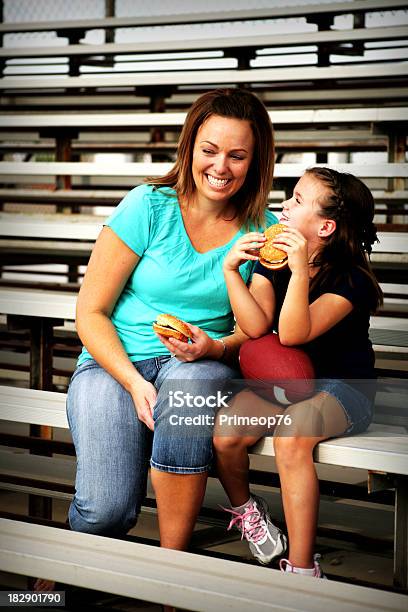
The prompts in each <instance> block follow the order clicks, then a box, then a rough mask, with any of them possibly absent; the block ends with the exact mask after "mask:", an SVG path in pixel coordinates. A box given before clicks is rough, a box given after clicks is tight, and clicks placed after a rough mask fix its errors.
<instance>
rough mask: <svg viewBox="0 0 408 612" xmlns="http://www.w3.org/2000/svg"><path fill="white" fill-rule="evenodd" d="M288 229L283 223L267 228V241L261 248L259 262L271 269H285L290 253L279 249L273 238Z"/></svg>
mask: <svg viewBox="0 0 408 612" xmlns="http://www.w3.org/2000/svg"><path fill="white" fill-rule="evenodd" d="M285 229H286V226H285V225H283V223H276V224H275V225H271V226H269V227H268V228H267V229H266V230H265V236H266V242H265V244H264V246H263V247H261V248H260V249H259V263H260V264H262V265H263V266H264V267H265V268H268V269H269V270H283V268H286V266H287V265H288V255H287V253H285V251H282V250H281V249H277V248H276V246H275V245H274V244H273V240H274V239H275V238H276V236H278V235H279V234H281V233H282V232H283V231H284V230H285Z"/></svg>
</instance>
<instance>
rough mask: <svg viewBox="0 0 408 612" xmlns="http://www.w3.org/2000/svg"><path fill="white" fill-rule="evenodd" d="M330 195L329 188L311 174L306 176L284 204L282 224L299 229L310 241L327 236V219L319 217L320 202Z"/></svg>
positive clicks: (300, 180) (297, 184)
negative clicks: (325, 230) (325, 231)
mask: <svg viewBox="0 0 408 612" xmlns="http://www.w3.org/2000/svg"><path fill="white" fill-rule="evenodd" d="M327 195H328V189H327V187H326V186H325V185H324V184H323V183H322V182H321V181H319V179H317V178H316V177H314V176H313V175H311V174H304V175H303V176H302V177H301V178H300V179H299V181H298V182H297V183H296V185H295V188H294V190H293V196H292V197H291V198H290V199H289V200H285V202H283V205H282V206H283V210H282V215H281V218H280V223H283V224H284V225H287V226H288V227H293V228H295V229H297V230H298V231H299V232H300V233H301V234H303V236H304V237H305V238H306V239H307V240H308V241H316V240H317V239H318V238H319V237H322V236H323V235H326V234H325V233H324V234H322V231H323V232H324V227H325V224H326V221H327V220H326V219H325V218H324V217H321V216H319V215H318V212H319V211H320V210H321V209H320V206H319V202H320V200H321V198H324V197H325V196H327Z"/></svg>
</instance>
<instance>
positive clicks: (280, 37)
mask: <svg viewBox="0 0 408 612" xmlns="http://www.w3.org/2000/svg"><path fill="white" fill-rule="evenodd" d="M233 31H234V30H233V28H232V29H231V32H233ZM407 37H408V27H406V26H387V27H380V28H357V29H351V30H321V31H316V32H296V33H294V34H293V33H290V34H276V33H275V34H253V35H251V36H233V35H228V34H224V36H223V37H222V38H220V37H212V38H200V37H195V38H192V39H191V38H190V39H189V38H187V37H186V36H184V37H180V39H178V40H173V39H165V40H161V41H154V40H152V41H141V42H140V41H135V42H131V43H105V44H83V43H82V44H73V45H64V46H58V47H55V46H51V45H48V46H46V47H37V46H32V47H14V48H13V47H3V48H0V57H1V58H4V59H9V58H13V59H14V58H23V57H66V56H69V57H78V56H89V55H121V54H128V55H129V54H137V53H154V52H163V51H164V52H166V53H169V52H171V51H200V50H204V49H209V50H213V49H231V48H232V49H245V48H258V49H259V48H262V47H263V48H272V47H292V46H304V45H317V44H321V43H327V44H329V43H339V44H341V43H351V42H360V41H362V42H371V41H385V40H404V39H406V38H407Z"/></svg>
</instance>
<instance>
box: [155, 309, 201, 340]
mask: <svg viewBox="0 0 408 612" xmlns="http://www.w3.org/2000/svg"><path fill="white" fill-rule="evenodd" d="M153 330H154V331H155V332H156V333H158V334H161V335H162V336H166V338H176V339H177V340H181V342H188V339H189V338H192V333H191V330H190V328H189V327H188V326H187V325H186V324H185V323H184V321H180V319H177V317H173V315H171V314H160V315H157V317H156V321H155V322H154V323H153Z"/></svg>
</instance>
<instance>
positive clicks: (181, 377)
mask: <svg viewBox="0 0 408 612" xmlns="http://www.w3.org/2000/svg"><path fill="white" fill-rule="evenodd" d="M134 366H135V367H136V368H137V370H138V371H139V372H140V374H141V375H142V376H143V378H145V380H147V381H149V382H151V383H152V384H154V386H155V387H156V389H157V392H158V395H157V402H156V406H155V408H154V413H153V419H154V422H155V427H154V432H151V431H150V430H149V429H148V427H147V426H146V425H145V424H144V423H142V422H141V421H139V419H138V417H137V413H136V409H135V406H134V402H133V400H132V397H131V395H130V393H128V391H126V389H125V388H124V387H122V385H120V384H119V383H118V382H117V381H116V380H115V379H114V378H113V377H112V376H111V375H110V374H108V372H106V370H104V369H103V368H102V367H101V366H99V365H98V363H97V362H96V361H94V360H93V359H88V360H86V361H84V362H83V363H82V364H81V365H80V366H78V367H77V368H76V370H75V372H74V374H73V376H72V378H71V381H70V385H69V389H68V394H67V417H68V422H69V426H70V430H71V433H72V439H73V442H74V445H75V450H76V456H77V472H76V481H75V496H74V498H73V501H72V503H71V506H70V509H69V515H68V516H69V522H70V526H71V528H72V529H73V530H74V531H81V532H85V533H95V534H100V535H106V536H111V537H123V536H124V535H125V534H126V533H127V532H128V531H129V529H130V528H132V527H133V526H134V525H135V523H136V520H137V516H138V514H139V512H140V507H141V505H142V502H143V500H144V498H145V495H146V485H147V473H148V467H149V462H150V465H151V466H152V467H154V468H155V469H157V470H161V471H165V472H172V473H177V474H198V473H203V472H206V471H208V469H209V466H210V464H211V461H212V430H213V424H214V417H215V414H216V412H217V410H218V407H219V405H218V403H217V399H218V398H221V397H222V390H223V389H224V387H225V384H226V383H227V381H228V380H229V379H231V378H234V377H235V378H236V377H237V376H238V373H237V372H236V371H235V370H233V369H232V368H230V367H229V366H227V365H225V364H223V363H221V362H219V361H214V360H199V361H194V362H188V363H184V362H181V361H178V359H176V358H175V357H171V356H167V355H166V356H161V357H154V358H151V359H146V360H143V361H137V362H135V363H134ZM224 397H225V396H224ZM197 398H198V399H197ZM194 402H195V403H194ZM194 417H195V422H194ZM198 417H199V418H198ZM197 419H198V421H199V422H197Z"/></svg>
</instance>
